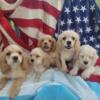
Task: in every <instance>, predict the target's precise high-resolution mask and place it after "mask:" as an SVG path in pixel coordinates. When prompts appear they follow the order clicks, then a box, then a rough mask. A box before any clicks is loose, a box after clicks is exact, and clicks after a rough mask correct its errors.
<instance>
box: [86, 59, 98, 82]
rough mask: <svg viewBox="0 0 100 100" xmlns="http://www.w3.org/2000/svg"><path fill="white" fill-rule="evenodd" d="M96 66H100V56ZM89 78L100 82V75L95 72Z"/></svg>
mask: <svg viewBox="0 0 100 100" xmlns="http://www.w3.org/2000/svg"><path fill="white" fill-rule="evenodd" d="M96 66H98V67H100V58H99V59H98V60H97V63H96ZM88 80H89V81H93V82H100V75H94V74H93V75H91V77H90V78H89V79H88Z"/></svg>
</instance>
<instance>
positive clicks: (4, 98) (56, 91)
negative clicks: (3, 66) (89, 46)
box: [0, 69, 100, 100]
mask: <svg viewBox="0 0 100 100" xmlns="http://www.w3.org/2000/svg"><path fill="white" fill-rule="evenodd" d="M11 84H12V82H11V81H10V82H9V83H8V84H7V85H6V87H5V88H4V89H3V90H2V91H0V100H9V96H8V91H9V88H10V86H11ZM99 94H100V84H99V83H96V82H90V81H88V82H86V81H84V80H83V79H82V78H80V77H79V76H70V75H67V74H66V73H63V72H61V71H59V70H57V69H49V70H47V71H46V72H45V73H44V74H43V75H42V76H41V78H40V81H39V82H33V80H26V81H25V82H24V83H23V85H22V87H21V91H20V93H19V94H18V96H17V97H16V98H15V100H66V99H68V100H100V95H99Z"/></svg>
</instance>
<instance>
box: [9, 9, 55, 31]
mask: <svg viewBox="0 0 100 100" xmlns="http://www.w3.org/2000/svg"><path fill="white" fill-rule="evenodd" d="M36 12H38V13H36ZM10 18H20V19H21V18H22V19H41V20H42V21H43V22H44V23H45V24H46V25H48V26H50V27H52V28H54V29H55V24H56V23H57V21H56V19H55V18H54V17H53V16H52V15H50V14H48V13H46V12H45V11H43V10H42V9H29V8H25V7H18V8H17V9H16V10H15V11H14V13H13V14H12V15H11V16H10Z"/></svg>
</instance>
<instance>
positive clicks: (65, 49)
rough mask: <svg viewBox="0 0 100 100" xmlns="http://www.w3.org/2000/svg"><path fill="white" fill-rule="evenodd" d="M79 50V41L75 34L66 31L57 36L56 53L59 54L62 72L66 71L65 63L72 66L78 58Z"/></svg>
mask: <svg viewBox="0 0 100 100" xmlns="http://www.w3.org/2000/svg"><path fill="white" fill-rule="evenodd" d="M79 50H80V40H79V35H78V34H77V33H76V32H74V31H72V30H68V31H64V32H63V33H62V34H60V35H59V36H58V41H57V51H58V52H59V54H60V61H61V69H62V71H66V72H67V71H68V69H67V65H66V62H67V63H68V65H69V64H71V66H72V64H73V62H74V61H75V60H76V58H77V56H78V53H79Z"/></svg>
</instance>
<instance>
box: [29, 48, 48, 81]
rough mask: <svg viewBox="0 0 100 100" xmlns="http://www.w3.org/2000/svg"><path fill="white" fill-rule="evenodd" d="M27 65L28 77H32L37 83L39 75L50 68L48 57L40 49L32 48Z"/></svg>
mask: <svg viewBox="0 0 100 100" xmlns="http://www.w3.org/2000/svg"><path fill="white" fill-rule="evenodd" d="M29 64H30V65H31V70H30V72H29V75H28V77H29V78H30V77H31V78H32V77H33V79H34V81H39V79H40V76H41V74H42V73H43V72H44V71H45V70H47V69H48V68H49V66H50V62H49V56H48V54H47V53H45V52H44V51H43V50H42V49H41V48H39V47H37V48H34V49H33V50H32V51H31V53H30V57H29ZM34 76H35V77H34Z"/></svg>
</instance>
